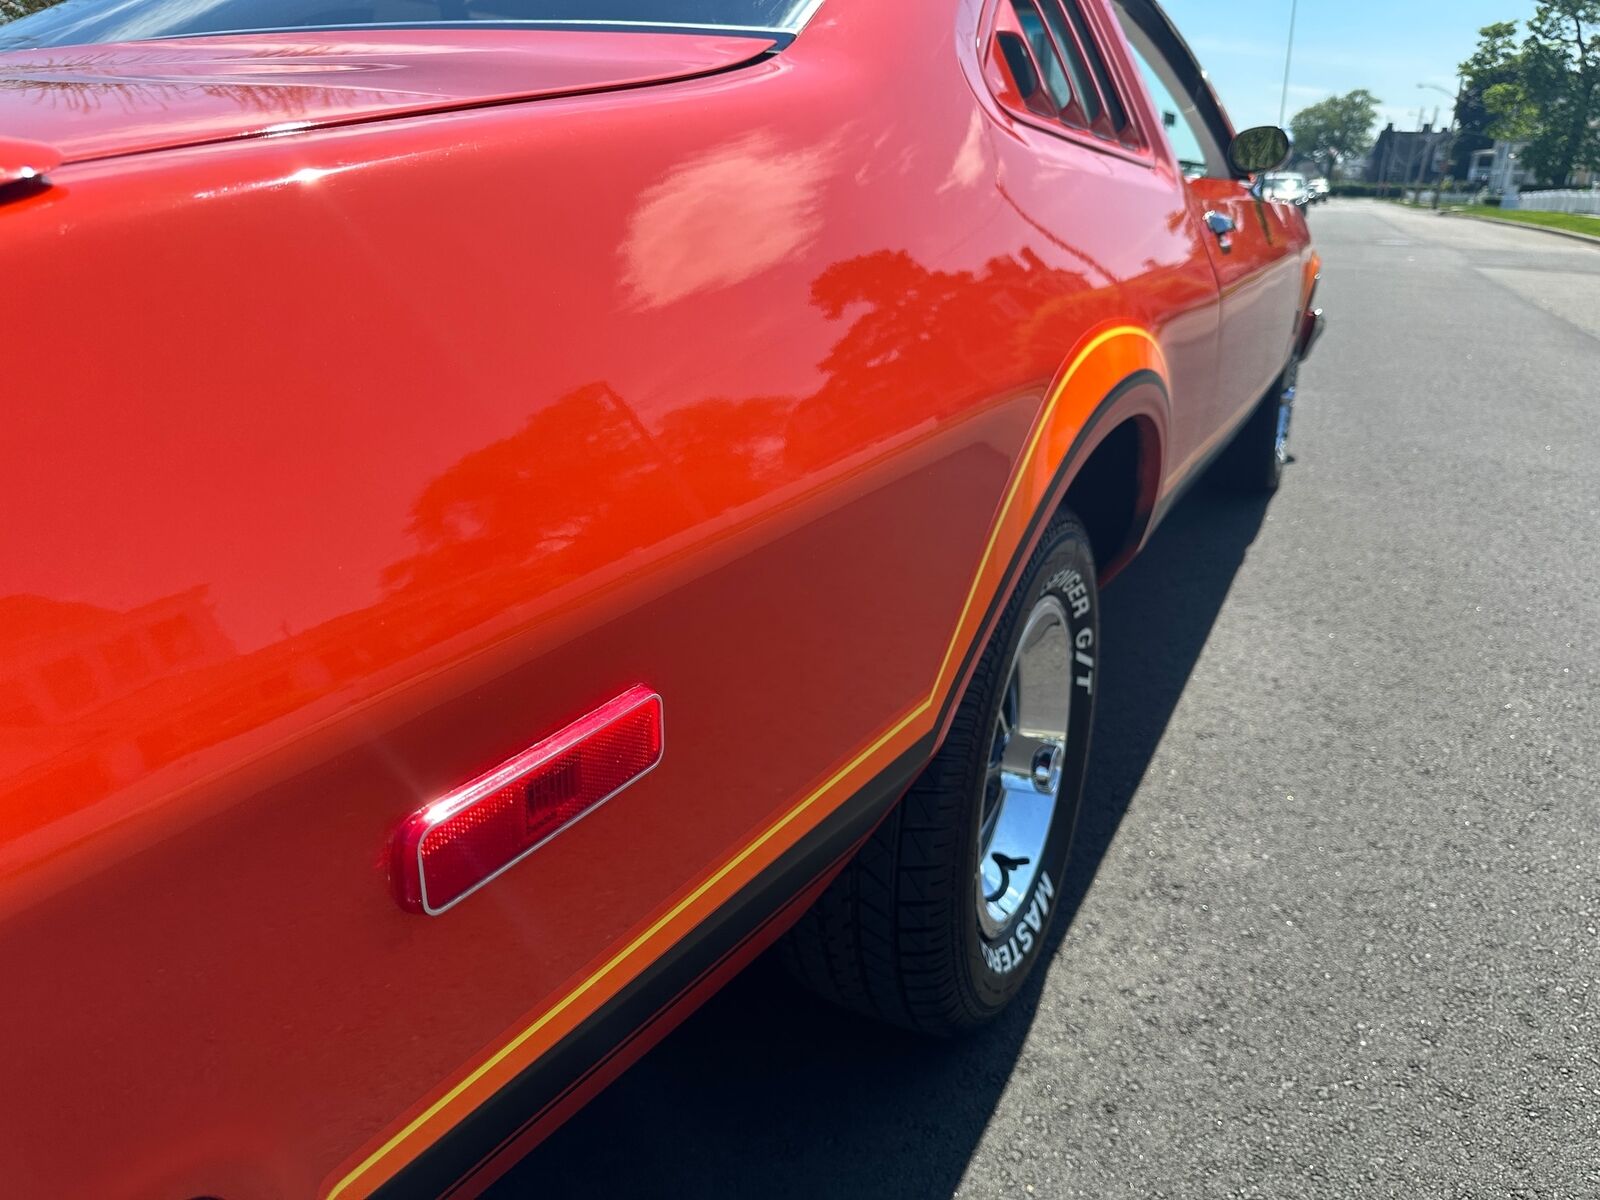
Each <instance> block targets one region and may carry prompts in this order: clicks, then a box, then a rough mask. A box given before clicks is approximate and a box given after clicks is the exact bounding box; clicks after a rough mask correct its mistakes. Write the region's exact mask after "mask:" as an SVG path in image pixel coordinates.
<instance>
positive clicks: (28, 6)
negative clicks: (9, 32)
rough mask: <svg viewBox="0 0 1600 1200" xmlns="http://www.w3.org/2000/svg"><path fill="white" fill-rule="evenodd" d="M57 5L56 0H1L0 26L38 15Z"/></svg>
mask: <svg viewBox="0 0 1600 1200" xmlns="http://www.w3.org/2000/svg"><path fill="white" fill-rule="evenodd" d="M55 3H56V0H0V25H4V24H5V23H6V22H7V21H14V20H16V19H17V18H18V17H26V16H27V15H28V14H30V13H36V12H38V11H39V10H40V9H41V8H49V7H50V6H51V5H52V4H55Z"/></svg>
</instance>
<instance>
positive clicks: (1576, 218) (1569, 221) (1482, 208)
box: [1451, 204, 1600, 237]
mask: <svg viewBox="0 0 1600 1200" xmlns="http://www.w3.org/2000/svg"><path fill="white" fill-rule="evenodd" d="M1451 211H1452V212H1458V213H1461V214H1462V215H1463V216H1468V217H1498V218H1499V219H1500V220H1502V221H1520V222H1522V224H1524V225H1543V226H1545V227H1546V228H1548V229H1567V230H1571V231H1572V232H1573V233H1591V234H1593V235H1594V236H1596V237H1600V217H1586V216H1583V215H1581V214H1579V213H1554V212H1528V211H1525V210H1523V209H1520V208H1509V209H1500V208H1494V207H1491V206H1489V205H1486V204H1485V205H1476V204H1469V205H1467V206H1466V207H1464V208H1455V209H1452V210H1451Z"/></svg>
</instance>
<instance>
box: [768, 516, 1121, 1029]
mask: <svg viewBox="0 0 1600 1200" xmlns="http://www.w3.org/2000/svg"><path fill="white" fill-rule="evenodd" d="M1098 605H1099V601H1098V596H1097V593H1096V584H1095V573H1094V558H1093V556H1092V554H1091V553H1090V549H1089V537H1088V534H1087V533H1086V532H1085V531H1084V528H1083V526H1082V524H1081V523H1080V522H1079V521H1078V519H1077V518H1076V517H1074V516H1072V515H1070V514H1062V515H1060V516H1058V517H1057V518H1056V519H1055V520H1053V521H1052V522H1051V524H1050V525H1049V527H1048V528H1047V529H1046V531H1045V533H1044V536H1043V537H1042V538H1041V540H1040V544H1039V548H1038V550H1036V551H1035V553H1034V554H1033V556H1032V557H1031V558H1030V559H1029V562H1028V566H1027V568H1026V569H1025V570H1024V572H1023V575H1022V579H1021V581H1020V583H1019V584H1018V587H1017V590H1016V591H1015V592H1014V593H1013V594H1012V596H1011V599H1010V601H1009V602H1008V603H1007V606H1006V609H1005V612H1004V613H1003V614H1002V616H1001V619H1000V621H999V623H998V624H997V626H996V628H995V631H994V634H993V636H992V637H991V639H990V641H989V643H988V645H987V646H986V647H985V649H984V652H983V655H982V657H981V658H980V660H979V662H978V665H977V667H976V669H975V670H974V672H973V676H972V680H971V682H970V683H969V684H968V685H967V689H966V691H965V692H964V693H963V695H962V698H961V701H960V703H959V705H958V707H957V709H956V713H955V716H954V718H953V721H952V724H951V728H950V733H949V735H948V737H947V738H946V739H945V742H944V745H943V746H942V747H940V749H939V752H938V753H937V754H936V755H935V756H934V758H933V761H932V762H931V763H929V765H928V767H927V768H926V769H925V770H924V772H923V774H922V775H921V777H920V778H919V779H918V780H917V782H916V783H915V784H913V785H912V787H911V789H910V791H909V792H907V794H906V796H905V797H904V799H902V800H901V802H900V804H899V805H897V806H896V808H895V810H894V811H893V812H892V813H891V814H890V816H889V817H888V818H887V819H886V820H885V821H884V823H883V824H882V825H881V826H879V828H878V829H877V831H876V832H875V833H874V834H873V835H872V837H871V839H870V840H869V841H868V842H867V844H866V845H865V846H864V847H863V848H862V850H861V851H860V853H859V854H858V855H857V856H856V858H855V859H854V860H852V862H851V863H850V864H849V865H848V866H847V867H846V868H845V869H844V871H843V873H841V874H840V876H839V877H838V878H837V879H836V880H835V881H834V882H833V883H832V884H831V885H830V886H829V888H828V890H827V891H826V892H825V893H824V894H823V895H822V897H821V898H820V899H819V900H818V902H817V903H816V905H815V906H814V907H813V908H812V909H811V911H810V912H808V913H807V914H806V916H805V917H803V918H802V919H801V921H800V922H799V924H798V925H796V927H795V928H794V929H793V930H792V931H791V932H790V934H789V935H788V938H787V940H786V942H785V946H784V951H783V953H784V956H785V958H786V960H787V962H788V965H789V967H790V969H791V970H792V971H793V973H794V974H795V975H797V976H798V977H799V978H800V979H801V980H802V981H803V982H804V983H806V984H807V985H808V986H809V987H811V988H812V989H813V990H815V991H816V992H818V993H819V994H820V995H822V996H823V997H825V998H826V999H829V1000H831V1001H833V1002H835V1003H837V1004H841V1005H843V1006H845V1007H848V1008H853V1009H856V1010H857V1011H860V1012H863V1013H866V1014H868V1015H871V1016H874V1017H878V1018H880V1019H883V1020H886V1021H890V1022H893V1023H895V1024H898V1025H902V1026H905V1027H907V1028H909V1029H913V1030H917V1031H920V1032H925V1033H936V1034H945V1033H952V1032H955V1031H957V1030H960V1029H964V1028H969V1027H972V1026H975V1025H979V1024H982V1023H983V1022H985V1021H987V1020H989V1019H991V1018H992V1017H994V1016H995V1015H997V1014H998V1013H999V1012H1000V1010H1001V1009H1002V1008H1004V1007H1005V1005H1006V1003H1007V1002H1008V1001H1009V1000H1010V999H1011V998H1012V997H1013V996H1014V995H1016V993H1017V992H1018V990H1020V988H1021V987H1022V983H1023V980H1024V979H1026V977H1027V975H1028V973H1029V972H1030V971H1031V970H1032V969H1033V967H1034V965H1035V964H1036V963H1037V962H1038V960H1039V959H1040V957H1042V953H1043V949H1044V945H1045V943H1046V940H1047V936H1048V934H1049V930H1050V924H1051V920H1052V918H1053V917H1054V915H1055V909H1056V906H1057V903H1058V901H1059V899H1060V895H1059V888H1060V886H1061V880H1062V877H1063V873H1064V870H1065V867H1066V863H1067V855H1068V852H1069V850H1070V848H1071V841H1072V831H1073V826H1074V825H1075V823H1076V821H1077V816H1078V805H1079V801H1080V799H1081V797H1082V792H1083V775H1084V767H1085V764H1086V762H1087V760H1088V751H1089V732H1090V726H1091V724H1092V722H1093V716H1094V695H1095V663H1096V660H1097V657H1098V640H1099V607H1098Z"/></svg>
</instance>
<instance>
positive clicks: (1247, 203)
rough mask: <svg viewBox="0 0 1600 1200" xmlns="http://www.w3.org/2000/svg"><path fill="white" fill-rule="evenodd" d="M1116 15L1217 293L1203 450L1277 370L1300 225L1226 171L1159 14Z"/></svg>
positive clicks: (1201, 103)
mask: <svg viewBox="0 0 1600 1200" xmlns="http://www.w3.org/2000/svg"><path fill="white" fill-rule="evenodd" d="M1116 9H1117V13H1118V16H1119V17H1120V19H1121V20H1122V24H1123V29H1124V31H1125V32H1126V33H1127V35H1128V42H1129V44H1130V48H1131V50H1132V53H1133V57H1134V60H1135V62H1136V63H1137V65H1138V68H1139V72H1140V74H1141V75H1142V76H1143V78H1144V82H1145V85H1146V88H1147V90H1148V93H1149V99H1150V101H1151V102H1152V104H1153V106H1154V110H1155V111H1154V114H1153V116H1154V120H1155V123H1156V124H1158V125H1159V126H1160V127H1161V128H1162V129H1163V131H1164V133H1165V136H1166V138H1167V140H1168V142H1169V143H1170V144H1171V146H1172V150H1173V153H1174V155H1175V156H1176V157H1177V159H1178V161H1179V163H1180V165H1181V166H1182V168H1183V171H1184V177H1185V182H1186V188H1187V193H1188V199H1189V207H1190V210H1191V213H1192V215H1193V217H1194V220H1195V221H1196V222H1197V223H1198V224H1199V226H1200V228H1201V229H1202V231H1203V233H1202V241H1203V242H1204V243H1205V246H1206V250H1207V253H1208V255H1209V257H1210V260H1211V265H1212V268H1213V270H1214V271H1215V273H1216V277H1217V282H1218V285H1219V286H1220V288H1221V292H1222V326H1221V330H1220V334H1219V364H1218V386H1217V392H1216V398H1215V407H1214V408H1213V409H1212V411H1211V412H1209V413H1207V414H1206V415H1205V417H1204V420H1205V423H1206V425H1207V427H1208V428H1207V432H1206V434H1205V436H1204V437H1202V438H1201V439H1200V442H1201V445H1202V448H1209V446H1210V445H1212V444H1214V443H1215V442H1216V441H1218V440H1220V438H1221V437H1222V436H1223V435H1224V434H1225V433H1226V432H1227V431H1229V430H1230V429H1231V428H1232V427H1233V425H1234V424H1235V422H1236V421H1237V420H1238V419H1239V417H1240V416H1241V415H1242V412H1243V410H1244V409H1246V408H1248V407H1249V406H1250V405H1252V404H1253V403H1255V401H1257V400H1259V399H1260V398H1261V396H1262V395H1264V394H1265V392H1266V391H1267V389H1268V388H1269V387H1270V386H1271V385H1272V382H1273V380H1274V379H1276V378H1277V376H1278V374H1279V373H1280V372H1281V371H1282V370H1283V366H1284V362H1285V361H1286V359H1287V356H1288V353H1289V346H1290V339H1291V337H1292V334H1293V329H1294V316H1295V312H1296V305H1297V297H1298V290H1299V287H1300V253H1301V250H1302V248H1303V247H1304V245H1305V241H1306V237H1305V230H1304V219H1303V217H1302V216H1301V215H1300V213H1299V212H1298V211H1297V210H1295V209H1294V208H1293V207H1292V206H1290V205H1285V204H1279V203H1276V202H1274V201H1271V200H1267V199H1265V198H1264V197H1263V196H1262V195H1260V194H1259V189H1254V190H1253V189H1252V186H1251V181H1250V180H1248V179H1241V178H1239V177H1237V176H1236V174H1235V173H1234V172H1233V170H1232V168H1231V167H1229V165H1228V158H1227V147H1228V143H1229V142H1230V141H1231V140H1232V136H1233V132H1232V129H1231V128H1230V127H1229V125H1228V123H1227V119H1226V117H1225V116H1224V114H1223V113H1222V110H1221V108H1220V106H1219V105H1218V104H1217V101H1216V98H1215V96H1214V95H1213V94H1212V92H1211V89H1210V86H1209V85H1208V84H1207V83H1206V82H1205V80H1204V76H1203V74H1202V72H1201V70H1200V67H1199V64H1198V63H1196V62H1195V60H1194V58H1193V56H1192V55H1191V54H1190V53H1189V51H1188V49H1187V48H1186V47H1185V46H1184V44H1183V42H1182V40H1181V39H1180V38H1179V37H1178V36H1177V34H1176V32H1175V31H1174V30H1173V29H1172V26H1171V25H1170V24H1169V23H1168V22H1167V19H1166V17H1165V16H1164V15H1163V14H1162V13H1161V12H1160V10H1159V9H1157V8H1156V7H1155V6H1154V5H1152V4H1149V3H1146V2H1144V0H1119V2H1118V3H1117V5H1116ZM1177 465H1178V466H1179V467H1180V468H1181V467H1182V466H1184V465H1186V464H1181V463H1180V464H1177Z"/></svg>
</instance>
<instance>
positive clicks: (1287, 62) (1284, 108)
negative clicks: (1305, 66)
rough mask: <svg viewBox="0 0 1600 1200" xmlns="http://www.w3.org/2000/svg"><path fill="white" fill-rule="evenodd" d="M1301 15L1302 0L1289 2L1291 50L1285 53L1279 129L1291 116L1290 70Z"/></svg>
mask: <svg viewBox="0 0 1600 1200" xmlns="http://www.w3.org/2000/svg"><path fill="white" fill-rule="evenodd" d="M1299 14H1300V0H1289V48H1288V49H1287V50H1285V51H1284V52H1283V99H1282V100H1280V101H1279V102H1278V128H1279V129H1282V128H1283V122H1284V120H1285V118H1287V117H1288V115H1289V68H1290V66H1291V65H1293V63H1294V22H1295V18H1296V17H1297V16H1298V15H1299Z"/></svg>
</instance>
